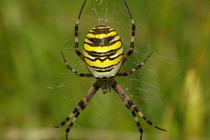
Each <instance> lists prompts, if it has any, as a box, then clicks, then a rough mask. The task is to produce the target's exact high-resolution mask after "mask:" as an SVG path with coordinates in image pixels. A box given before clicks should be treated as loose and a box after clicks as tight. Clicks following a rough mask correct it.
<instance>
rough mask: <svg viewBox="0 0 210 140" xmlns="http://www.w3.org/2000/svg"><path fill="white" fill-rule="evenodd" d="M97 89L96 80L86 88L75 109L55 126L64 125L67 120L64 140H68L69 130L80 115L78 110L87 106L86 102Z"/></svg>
mask: <svg viewBox="0 0 210 140" xmlns="http://www.w3.org/2000/svg"><path fill="white" fill-rule="evenodd" d="M98 89H99V85H98V83H97V82H95V83H94V84H93V86H92V87H91V88H90V89H89V90H88V92H87V94H86V95H85V96H83V97H82V99H81V100H80V102H79V103H78V104H77V106H76V107H75V109H74V110H73V111H72V113H70V114H69V115H68V116H67V117H66V118H65V120H63V121H62V122H61V123H60V125H58V126H56V128H60V127H62V126H64V125H65V124H66V123H67V122H69V125H68V127H67V128H66V140H68V136H69V132H70V130H71V128H72V127H73V125H74V123H75V121H76V120H77V118H78V117H79V115H80V112H81V111H82V110H84V109H85V108H86V106H87V104H88V103H89V102H90V100H91V99H92V97H93V96H94V95H95V93H96V91H97V90H98Z"/></svg>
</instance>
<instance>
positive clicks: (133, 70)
mask: <svg viewBox="0 0 210 140" xmlns="http://www.w3.org/2000/svg"><path fill="white" fill-rule="evenodd" d="M152 54H153V52H151V53H150V54H149V55H147V57H146V58H145V59H144V60H143V61H142V62H141V63H139V64H137V65H136V66H135V67H134V68H133V69H131V70H129V71H127V72H122V73H117V74H116V76H129V75H131V74H132V73H134V72H135V71H136V70H138V69H140V68H141V67H142V66H144V64H145V63H146V62H147V60H148V59H149V58H150V56H151V55H152Z"/></svg>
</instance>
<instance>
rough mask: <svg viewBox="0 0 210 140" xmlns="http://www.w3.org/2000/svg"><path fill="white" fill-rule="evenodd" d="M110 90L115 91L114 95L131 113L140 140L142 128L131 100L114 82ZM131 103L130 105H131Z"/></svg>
mask: <svg viewBox="0 0 210 140" xmlns="http://www.w3.org/2000/svg"><path fill="white" fill-rule="evenodd" d="M112 88H113V89H114V90H115V91H116V93H117V94H118V95H119V96H120V98H121V99H122V101H123V103H124V104H125V106H126V107H127V108H128V109H129V110H130V111H131V113H132V115H133V118H134V120H135V122H136V125H137V127H138V129H139V133H140V140H142V136H143V128H142V127H141V124H140V121H139V118H138V114H137V112H136V111H135V110H134V106H135V105H134V104H133V102H132V100H131V99H130V97H129V96H128V95H127V94H126V92H125V90H124V89H123V88H122V87H121V86H120V85H119V84H118V83H117V82H116V81H115V82H114V84H113V86H112ZM131 103H132V104H131Z"/></svg>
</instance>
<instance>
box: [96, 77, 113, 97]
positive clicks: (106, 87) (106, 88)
mask: <svg viewBox="0 0 210 140" xmlns="http://www.w3.org/2000/svg"><path fill="white" fill-rule="evenodd" d="M97 82H98V84H99V85H100V88H101V90H102V91H103V94H106V93H107V92H110V91H111V89H112V85H113V83H114V78H105V79H97Z"/></svg>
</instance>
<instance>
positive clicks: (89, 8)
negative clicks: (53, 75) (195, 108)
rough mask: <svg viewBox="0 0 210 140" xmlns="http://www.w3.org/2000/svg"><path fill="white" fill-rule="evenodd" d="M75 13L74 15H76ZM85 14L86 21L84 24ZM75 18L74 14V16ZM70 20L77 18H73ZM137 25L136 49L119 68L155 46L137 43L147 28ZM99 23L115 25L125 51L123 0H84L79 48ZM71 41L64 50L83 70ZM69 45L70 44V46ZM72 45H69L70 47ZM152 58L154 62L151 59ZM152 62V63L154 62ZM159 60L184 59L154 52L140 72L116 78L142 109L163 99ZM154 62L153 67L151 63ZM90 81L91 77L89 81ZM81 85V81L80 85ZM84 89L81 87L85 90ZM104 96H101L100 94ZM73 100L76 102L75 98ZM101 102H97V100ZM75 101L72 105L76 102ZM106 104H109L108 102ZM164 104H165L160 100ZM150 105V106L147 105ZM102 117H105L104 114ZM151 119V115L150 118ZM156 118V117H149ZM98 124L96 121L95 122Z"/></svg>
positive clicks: (78, 3) (77, 3) (75, 1)
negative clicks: (159, 77) (89, 31)
mask: <svg viewBox="0 0 210 140" xmlns="http://www.w3.org/2000/svg"><path fill="white" fill-rule="evenodd" d="M72 1H73V2H71V4H70V5H71V6H72V7H74V9H78V10H79V9H80V7H81V3H82V2H81V1H78V0H72ZM129 7H130V9H131V11H132V13H133V16H134V19H135V18H136V17H138V15H137V14H136V13H137V12H136V10H135V9H132V6H131V5H130V4H129ZM147 11H148V14H147V15H146V16H150V13H149V10H147ZM76 15H77V14H76ZM86 17H88V20H89V21H88V23H85V22H86V21H85V20H87V18H86ZM74 18H75V16H74ZM138 18H140V19H141V18H142V19H143V17H141V16H140V17H138ZM72 20H75V21H76V18H75V19H73V18H72ZM135 21H136V26H137V30H136V42H135V50H134V53H133V55H132V56H131V57H130V58H129V60H128V61H127V62H126V63H125V65H123V67H122V69H121V70H122V71H126V70H128V69H129V68H132V67H134V66H135V65H136V64H138V63H139V62H140V61H141V60H143V59H144V58H145V57H146V56H147V55H148V54H149V53H150V52H151V51H152V50H153V49H152V48H154V46H152V43H151V40H150V39H146V40H143V41H144V42H143V45H140V46H139V41H138V40H141V37H142V36H140V35H142V34H141V33H140V32H141V30H142V29H143V28H145V27H146V25H145V24H144V23H142V22H139V20H136V19H135ZM99 24H105V25H111V26H112V27H114V28H115V29H116V30H117V31H118V32H119V34H120V36H121V38H122V41H123V43H124V47H125V51H127V50H128V47H127V46H129V43H130V33H131V24H130V19H129V16H128V13H127V10H126V8H125V6H124V2H123V1H122V0H114V1H113V0H94V1H87V4H86V6H85V8H84V11H83V14H82V17H81V21H80V25H79V28H80V29H79V32H80V36H79V44H80V48H81V44H82V42H83V39H84V37H85V35H86V33H87V30H88V29H90V28H92V27H94V26H96V25H99ZM72 43H73V39H72V41H71V43H70V42H69V45H68V48H65V49H68V50H67V51H70V52H71V53H68V55H70V58H73V59H77V62H81V63H73V65H74V67H75V68H77V69H79V70H80V69H81V68H82V70H87V69H86V68H85V66H84V63H82V61H80V60H79V58H78V57H77V56H76V55H75V54H74V48H73V47H72ZM70 44H71V45H70ZM69 46H71V47H69ZM154 60H155V61H154ZM154 63H155V64H154ZM158 63H165V64H166V65H168V66H173V65H176V63H183V60H181V59H178V58H174V57H171V56H167V55H164V53H163V54H161V53H156V52H155V53H154V55H152V57H151V58H150V59H149V61H148V62H147V63H146V65H145V66H144V67H143V68H142V69H141V70H140V71H136V72H135V73H134V74H133V75H131V76H129V77H122V78H116V79H117V81H118V82H119V83H120V84H121V85H122V86H123V87H124V88H125V89H126V91H127V93H128V94H129V96H130V97H131V98H132V99H134V100H135V102H136V103H137V106H138V107H140V108H141V107H142V108H144V107H143V106H144V104H146V106H154V102H155V103H160V102H162V99H161V97H160V86H159V85H160V83H159V80H158V66H157V65H158ZM154 65H155V66H154ZM166 74H167V75H169V77H174V76H177V75H179V74H177V73H176V74H175V73H170V72H166ZM61 75H67V77H68V76H69V75H73V74H71V73H70V74H69V73H68V74H66V72H65V73H62V74H61ZM75 80H78V78H75ZM84 81H86V82H84V83H83V84H85V83H87V85H86V86H83V87H85V88H86V87H87V88H88V87H89V86H90V84H89V83H90V82H87V81H88V79H85V80H84ZM89 81H91V80H89ZM92 81H93V80H92ZM68 82H69V81H65V80H64V81H62V82H61V83H59V84H58V85H53V86H52V87H50V88H52V89H53V87H54V88H58V87H61V86H62V87H67V86H69V83H68ZM81 85H82V84H81ZM85 88H84V89H85ZM79 94H80V95H81V96H83V95H84V92H81V93H79ZM72 95H73V94H71V95H70V96H72ZM97 95H99V96H101V97H102V96H103V95H101V94H96V96H97ZM64 98H65V102H66V103H68V104H69V95H66V96H65V97H64ZM102 98H103V97H102ZM75 100H76V101H75ZM70 102H75V103H76V102H77V99H75V98H74V97H73V98H71V99H70ZM99 102H100V101H99ZM75 103H74V104H75ZM107 104H108V103H107ZM163 104H164V103H163ZM148 108H150V107H148ZM153 111H154V109H153V110H146V109H145V108H144V113H145V114H150V113H151V112H153ZM102 114H103V112H100V111H97V112H96V116H100V117H101V115H102ZM154 114H158V110H157V111H156V112H155V113H154ZM104 118H105V117H104ZM150 118H151V117H150ZM96 120H98V121H100V120H101V119H98V118H96ZM152 120H155V119H152ZM97 123H99V122H97ZM76 125H77V126H78V124H77V123H76ZM100 127H102V128H103V122H100Z"/></svg>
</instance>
